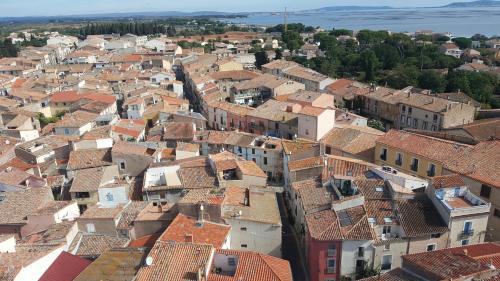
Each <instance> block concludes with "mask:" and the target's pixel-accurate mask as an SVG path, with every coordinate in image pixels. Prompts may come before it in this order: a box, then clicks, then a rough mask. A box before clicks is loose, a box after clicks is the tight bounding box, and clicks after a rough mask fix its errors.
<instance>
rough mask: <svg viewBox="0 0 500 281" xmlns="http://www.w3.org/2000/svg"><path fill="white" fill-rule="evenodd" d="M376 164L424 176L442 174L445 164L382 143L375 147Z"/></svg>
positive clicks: (429, 176) (430, 176)
mask: <svg viewBox="0 0 500 281" xmlns="http://www.w3.org/2000/svg"><path fill="white" fill-rule="evenodd" d="M384 156H385V157H384ZM384 159H385V160H384ZM375 164H377V165H388V166H391V167H394V168H396V169H397V170H399V171H401V172H405V173H407V174H410V175H416V176H420V177H423V178H432V177H434V176H440V175H441V174H442V172H443V165H442V164H441V163H439V162H437V161H433V160H431V159H427V158H424V157H422V156H420V155H415V154H412V153H408V152H406V151H402V150H398V149H397V148H393V147H388V146H384V145H382V144H380V143H377V145H376V147H375Z"/></svg>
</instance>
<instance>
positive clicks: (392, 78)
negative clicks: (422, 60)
mask: <svg viewBox="0 0 500 281" xmlns="http://www.w3.org/2000/svg"><path fill="white" fill-rule="evenodd" d="M418 76H419V71H418V69H417V68H416V67H415V66H413V65H403V64H400V65H398V66H396V67H395V68H394V69H392V70H391V71H390V72H389V73H388V75H387V77H386V79H385V82H387V85H388V86H390V87H393V88H396V89H403V88H405V87H407V86H417V79H418Z"/></svg>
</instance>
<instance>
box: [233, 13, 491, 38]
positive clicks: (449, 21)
mask: <svg viewBox="0 0 500 281" xmlns="http://www.w3.org/2000/svg"><path fill="white" fill-rule="evenodd" d="M226 21H227V22H232V23H242V24H254V25H265V26H272V25H276V24H280V23H283V14H281V13H280V14H274V15H273V14H271V13H255V14H250V15H249V16H248V17H246V18H237V19H227V20H226ZM288 22H291V23H292V22H294V23H298V22H300V23H303V24H305V25H312V26H321V27H323V28H327V29H331V28H347V29H353V30H360V29H372V30H391V31H395V32H405V31H407V32H414V31H417V30H433V31H435V32H451V33H452V34H453V35H454V36H472V35H474V34H476V33H481V34H484V35H487V36H493V35H499V36H500V7H480V8H407V9H406V8H405V9H388V10H357V11H334V12H321V13H290V14H289V16H288Z"/></svg>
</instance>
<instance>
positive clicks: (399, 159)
mask: <svg viewBox="0 0 500 281" xmlns="http://www.w3.org/2000/svg"><path fill="white" fill-rule="evenodd" d="M394 162H395V164H396V165H398V166H401V165H403V154H401V153H399V152H398V153H396V161H394Z"/></svg>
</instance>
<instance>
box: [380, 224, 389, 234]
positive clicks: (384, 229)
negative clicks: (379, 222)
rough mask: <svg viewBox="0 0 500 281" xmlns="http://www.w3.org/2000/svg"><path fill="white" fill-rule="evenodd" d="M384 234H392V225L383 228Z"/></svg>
mask: <svg viewBox="0 0 500 281" xmlns="http://www.w3.org/2000/svg"><path fill="white" fill-rule="evenodd" d="M382 234H391V226H390V225H384V227H383V228H382Z"/></svg>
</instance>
